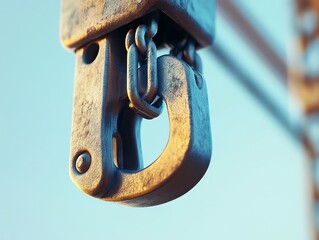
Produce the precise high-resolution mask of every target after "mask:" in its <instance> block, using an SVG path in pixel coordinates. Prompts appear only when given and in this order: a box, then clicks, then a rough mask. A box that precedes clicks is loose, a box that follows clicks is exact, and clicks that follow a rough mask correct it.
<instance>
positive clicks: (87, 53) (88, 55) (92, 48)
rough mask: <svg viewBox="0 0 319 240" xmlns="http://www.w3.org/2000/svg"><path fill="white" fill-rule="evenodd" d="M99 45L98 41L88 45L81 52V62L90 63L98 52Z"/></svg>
mask: <svg viewBox="0 0 319 240" xmlns="http://www.w3.org/2000/svg"><path fill="white" fill-rule="evenodd" d="M99 50H100V46H99V44H98V43H96V42H94V43H91V44H90V45H88V46H87V47H86V48H85V49H84V53H83V62H84V63H85V64H91V63H92V62H94V60H95V59H96V57H97V55H98V54H99Z"/></svg>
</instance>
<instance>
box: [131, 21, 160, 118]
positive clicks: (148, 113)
mask: <svg viewBox="0 0 319 240" xmlns="http://www.w3.org/2000/svg"><path fill="white" fill-rule="evenodd" d="M156 33H157V22H156V21H155V20H152V21H151V24H150V25H149V26H146V25H139V26H138V27H137V28H136V30H134V29H131V30H129V32H128V33H127V35H126V41H125V46H126V50H127V95H128V98H129V100H130V107H131V108H133V109H135V111H137V112H138V113H139V114H140V115H141V116H143V117H144V118H147V119H152V118H156V117H158V116H159V115H160V114H161V112H162V102H163V101H162V99H161V98H157V91H158V79H157V48H156V45H155V43H154V42H153V37H154V36H155V34H156ZM139 57H143V58H144V59H145V58H146V60H147V87H146V91H145V93H144V94H143V96H141V95H140V94H139V83H138V65H139Z"/></svg>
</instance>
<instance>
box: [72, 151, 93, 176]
mask: <svg viewBox="0 0 319 240" xmlns="http://www.w3.org/2000/svg"><path fill="white" fill-rule="evenodd" d="M90 166H91V156H90V154H89V153H87V152H85V153H82V154H81V155H80V156H78V158H77V159H76V161H75V168H76V170H77V171H78V172H79V173H81V174H83V173H86V172H87V171H88V170H89V168H90Z"/></svg>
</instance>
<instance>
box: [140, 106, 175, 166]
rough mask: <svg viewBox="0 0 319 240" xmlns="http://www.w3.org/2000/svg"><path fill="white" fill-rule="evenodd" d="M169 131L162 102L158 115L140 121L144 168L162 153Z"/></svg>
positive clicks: (165, 109)
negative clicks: (161, 110) (160, 112)
mask: <svg viewBox="0 0 319 240" xmlns="http://www.w3.org/2000/svg"><path fill="white" fill-rule="evenodd" d="M169 131H170V130H169V121H168V113H167V108H166V105H165V103H163V112H162V114H161V115H160V116H159V117H157V118H154V119H152V120H147V119H145V120H144V121H142V126H141V144H142V154H143V160H144V168H146V167H148V166H149V165H151V164H152V163H153V162H154V161H155V160H156V159H157V158H158V157H159V156H160V155H161V154H162V152H163V151H164V149H165V147H166V145H167V143H168V138H169Z"/></svg>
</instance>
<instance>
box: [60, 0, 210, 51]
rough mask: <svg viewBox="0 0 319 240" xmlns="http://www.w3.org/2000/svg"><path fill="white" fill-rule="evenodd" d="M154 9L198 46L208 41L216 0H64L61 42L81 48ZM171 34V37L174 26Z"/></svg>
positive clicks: (74, 47) (70, 46) (174, 33)
mask: <svg viewBox="0 0 319 240" xmlns="http://www.w3.org/2000/svg"><path fill="white" fill-rule="evenodd" d="M154 11H160V12H163V13H164V14H165V15H166V16H168V18H170V19H172V20H173V21H174V22H175V23H177V25H179V26H180V27H182V28H183V29H184V30H185V32H188V33H189V34H190V35H191V36H193V37H194V38H195V39H196V41H197V42H198V44H199V45H200V46H206V45H209V44H211V42H212V39H213V36H214V14H215V0H116V1H115V0H85V1H84V0H63V1H62V16H61V20H62V21H61V38H62V42H63V44H64V46H66V47H68V48H72V49H76V48H79V47H82V46H83V45H85V44H87V43H88V42H90V41H91V40H94V39H96V38H99V37H101V36H103V35H105V34H107V33H110V32H112V31H113V30H115V29H118V28H120V27H122V26H124V25H126V24H129V23H132V22H133V21H134V20H136V19H138V18H141V17H143V16H145V15H147V14H149V13H151V12H154ZM166 27H167V28H169V25H167V26H166ZM171 33H172V36H171V37H173V38H174V35H176V32H175V31H174V29H173V30H172V32H171Z"/></svg>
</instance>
